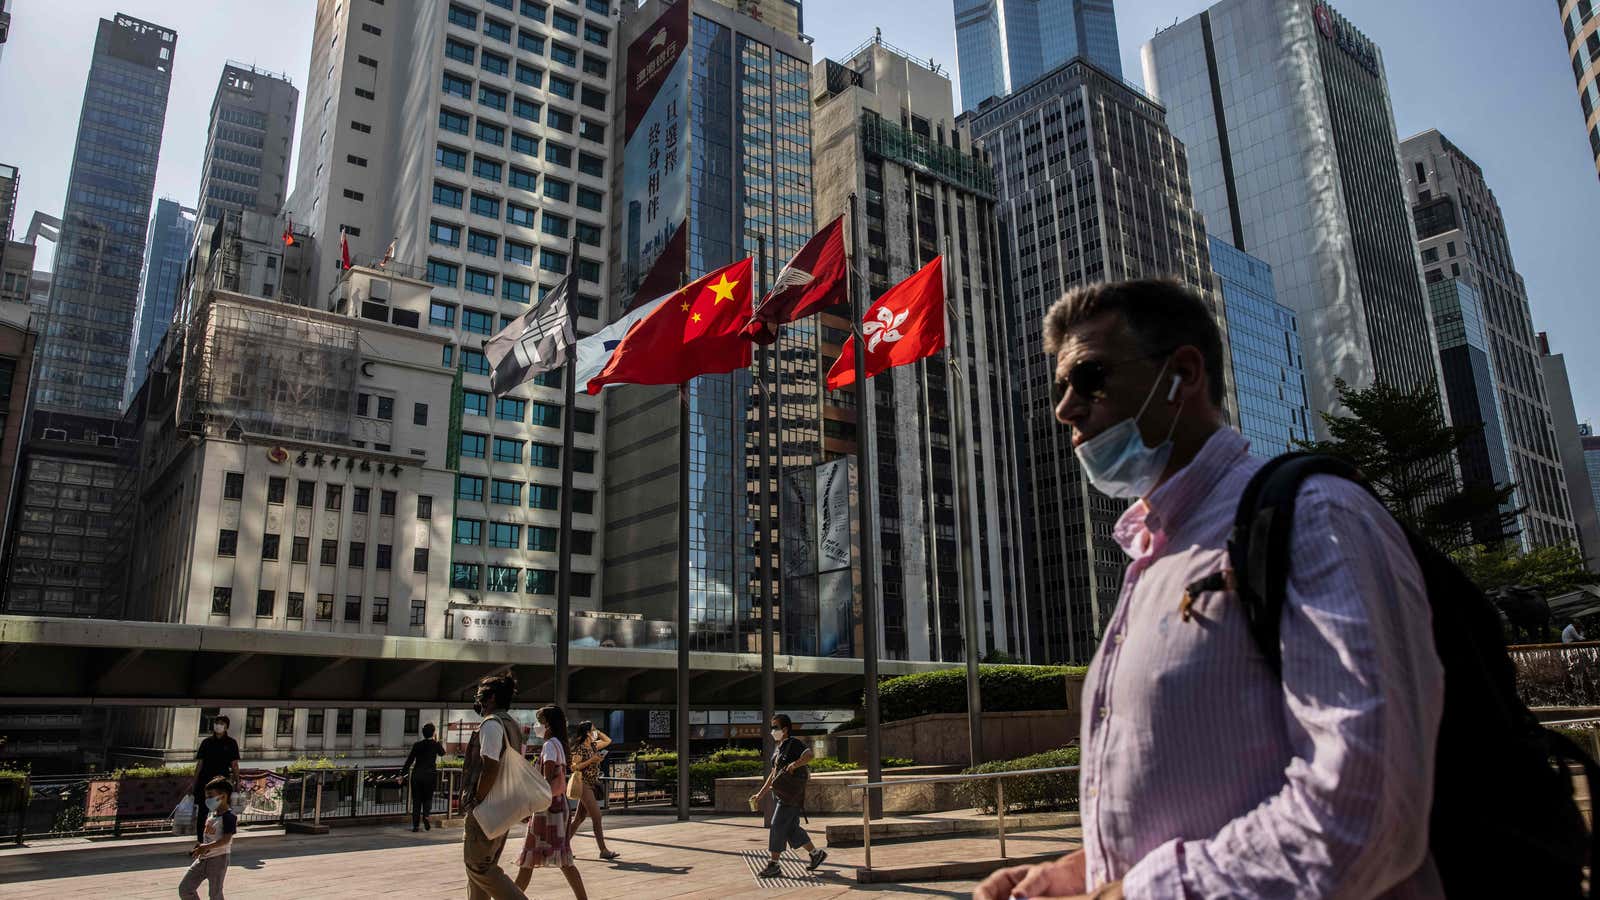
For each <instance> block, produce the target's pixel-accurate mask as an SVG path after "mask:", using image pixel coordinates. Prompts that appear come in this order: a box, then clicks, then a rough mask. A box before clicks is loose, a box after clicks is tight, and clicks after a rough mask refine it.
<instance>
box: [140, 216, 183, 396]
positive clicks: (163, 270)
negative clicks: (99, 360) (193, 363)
mask: <svg viewBox="0 0 1600 900" xmlns="http://www.w3.org/2000/svg"><path fill="white" fill-rule="evenodd" d="M194 230H195V211H194V210H192V209H189V208H188V207H185V206H180V205H179V204H178V202H177V201H176V200H168V199H167V198H165V197H163V198H161V199H160V200H157V201H156V213H155V215H153V216H151V217H150V231H149V232H148V234H147V235H146V237H145V248H144V280H143V281H142V282H141V283H140V286H139V300H138V303H137V304H136V305H135V307H134V319H133V338H132V349H131V350H130V351H129V353H128V373H127V376H126V377H125V378H124V380H123V384H124V389H123V394H124V396H123V403H124V405H126V404H127V403H128V402H129V401H131V400H132V399H133V395H134V393H136V392H137V391H138V390H139V385H140V384H142V383H143V382H144V370H145V367H146V366H148V365H149V363H150V354H152V353H154V352H155V349H156V345H157V344H159V343H161V337H162V335H165V334H166V333H167V326H168V325H170V324H172V314H173V310H174V308H175V306H176V303H177V299H178V288H179V286H180V285H181V284H182V283H183V269H184V265H185V264H186V263H187V262H188V260H189V250H190V247H191V245H192V244H193V243H194Z"/></svg>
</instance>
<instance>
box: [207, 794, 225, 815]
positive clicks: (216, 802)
mask: <svg viewBox="0 0 1600 900" xmlns="http://www.w3.org/2000/svg"><path fill="white" fill-rule="evenodd" d="M221 805H222V799H221V798H220V797H207V798H206V809H208V810H210V811H211V812H216V811H217V807H219V806H221Z"/></svg>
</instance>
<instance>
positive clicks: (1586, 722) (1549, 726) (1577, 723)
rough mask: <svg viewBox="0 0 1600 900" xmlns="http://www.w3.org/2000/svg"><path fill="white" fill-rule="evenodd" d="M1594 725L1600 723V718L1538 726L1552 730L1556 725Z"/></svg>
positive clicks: (1592, 717) (1563, 720)
mask: <svg viewBox="0 0 1600 900" xmlns="http://www.w3.org/2000/svg"><path fill="white" fill-rule="evenodd" d="M1596 723H1600V716H1589V717H1587V718H1583V719H1559V720H1556V721H1554V722H1540V723H1539V724H1540V725H1543V726H1544V727H1546V728H1553V727H1555V726H1557V725H1594V724H1596Z"/></svg>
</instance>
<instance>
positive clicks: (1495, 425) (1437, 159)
mask: <svg viewBox="0 0 1600 900" xmlns="http://www.w3.org/2000/svg"><path fill="white" fill-rule="evenodd" d="M1400 154H1401V160H1402V171H1403V173H1404V177H1405V182H1406V194H1407V197H1408V198H1409V199H1410V201H1411V204H1412V215H1413V217H1414V219H1415V221H1416V230H1417V240H1418V245H1417V246H1418V249H1419V250H1420V251H1421V253H1422V269H1423V280H1424V281H1425V282H1426V283H1427V285H1428V289H1429V293H1430V295H1431V296H1432V297H1433V301H1434V313H1435V316H1436V317H1437V315H1438V314H1439V307H1438V303H1439V296H1440V293H1439V292H1437V291H1435V290H1434V289H1435V287H1436V286H1437V285H1438V284H1441V283H1445V282H1448V281H1450V280H1455V279H1459V280H1461V281H1462V282H1464V283H1465V284H1466V285H1467V286H1468V289H1469V290H1470V291H1471V292H1472V293H1473V294H1474V299H1475V300H1476V306H1477V307H1478V309H1479V312H1480V313H1481V315H1480V316H1479V319H1480V320H1481V329H1480V330H1481V331H1482V333H1483V334H1482V339H1483V341H1485V346H1484V348H1483V352H1484V353H1485V354H1486V359H1485V360H1484V363H1483V368H1485V369H1487V370H1488V371H1487V372H1486V373H1485V375H1484V376H1483V377H1475V378H1474V379H1473V380H1474V382H1475V383H1477V384H1478V385H1479V388H1478V389H1479V390H1482V389H1487V388H1488V387H1489V386H1490V385H1492V386H1493V390H1494V396H1493V398H1492V399H1493V403H1492V404H1491V405H1483V404H1468V405H1469V406H1473V405H1478V406H1483V409H1484V410H1485V415H1487V414H1488V413H1489V412H1490V411H1493V413H1494V418H1495V419H1496V420H1497V421H1491V420H1489V419H1482V421H1483V422H1484V424H1485V432H1484V433H1485V436H1486V437H1485V439H1486V440H1491V441H1492V440H1494V438H1491V437H1488V436H1489V435H1490V434H1491V433H1494V434H1495V435H1497V437H1498V439H1499V440H1500V441H1501V443H1503V445H1504V455H1505V456H1506V457H1507V460H1508V464H1509V470H1508V471H1507V472H1506V473H1505V474H1504V475H1503V476H1500V478H1501V481H1500V483H1513V484H1515V485H1516V486H1517V492H1516V494H1515V495H1514V496H1513V498H1512V503H1513V508H1521V509H1522V510H1523V513H1522V515H1521V516H1520V517H1519V521H1518V523H1517V531H1518V534H1517V538H1518V540H1519V541H1520V542H1521V543H1522V544H1523V546H1525V547H1533V546H1548V545H1551V544H1564V543H1571V542H1573V541H1575V540H1577V539H1578V532H1577V526H1576V525H1575V524H1574V513H1573V510H1572V506H1571V503H1570V501H1569V499H1568V492H1567V486H1566V477H1565V475H1564V474H1563V471H1562V469H1563V467H1562V462H1561V453H1560V451H1559V450H1558V448H1557V440H1556V435H1555V431H1554V428H1553V422H1552V418H1551V411H1550V403H1549V401H1548V399H1547V398H1546V394H1545V384H1544V376H1543V372H1542V371H1541V367H1540V364H1539V349H1538V346H1537V340H1536V337H1537V333H1536V332H1535V331H1534V326H1533V317H1532V315H1531V313H1530V311H1529V307H1528V292H1527V288H1526V287H1525V286H1524V285H1523V281H1522V276H1521V275H1520V274H1518V272H1517V268H1516V264H1515V262H1514V261H1513V260H1512V258H1511V241H1510V236H1509V235H1508V234H1507V232H1506V225H1505V218H1504V216H1503V215H1502V214H1501V212H1500V204H1499V202H1498V201H1496V199H1495V196H1494V191H1492V190H1490V189H1489V186H1488V184H1487V183H1486V182H1485V181H1484V177H1483V170H1482V169H1481V168H1480V167H1479V166H1478V164H1477V163H1475V162H1473V161H1472V158H1471V157H1469V156H1467V155H1466V154H1465V153H1464V152H1462V150H1461V148H1460V147H1457V146H1456V145H1455V144H1454V143H1452V142H1451V141H1450V139H1449V138H1447V137H1445V136H1444V135H1442V134H1440V133H1439V132H1438V131H1437V130H1430V131H1425V132H1423V133H1421V134H1418V135H1416V136H1414V137H1410V138H1407V139H1406V140H1405V141H1404V142H1402V143H1401V145H1400ZM1453 291H1454V289H1444V292H1445V293H1447V294H1448V293H1452V292H1453ZM1435 326H1436V328H1437V327H1438V322H1437V318H1436V320H1435ZM1470 332H1471V329H1469V340H1470V339H1471V338H1470ZM1439 335H1440V345H1439V353H1440V362H1441V364H1442V366H1443V369H1444V377H1445V381H1444V383H1445V390H1446V393H1447V394H1450V393H1452V392H1453V391H1454V390H1455V389H1456V386H1457V385H1460V384H1462V381H1461V379H1463V378H1465V377H1466V375H1465V372H1464V370H1463V369H1461V368H1459V366H1456V367H1455V368H1454V369H1452V366H1454V365H1455V364H1453V363H1451V362H1450V361H1449V359H1447V357H1448V356H1449V355H1450V354H1449V353H1448V351H1447V350H1446V348H1445V346H1444V344H1443V332H1442V331H1440V333H1439ZM1450 405H1451V413H1452V416H1454V414H1455V412H1456V409H1455V407H1456V403H1455V399H1454V397H1451V400H1450ZM1478 420H1479V419H1478V418H1476V417H1469V418H1468V420H1467V422H1474V421H1478ZM1456 424H1458V425H1459V424H1467V423H1466V422H1462V421H1459V420H1458V421H1457V422H1456ZM1476 452H1477V451H1473V453H1476ZM1462 466H1463V476H1466V474H1467V473H1466V469H1467V468H1469V466H1468V462H1467V460H1466V459H1463V460H1462ZM1470 468H1472V469H1473V470H1474V471H1479V472H1481V471H1483V470H1482V469H1481V467H1480V466H1478V465H1477V463H1475V462H1474V463H1473V464H1472V465H1471V466H1470Z"/></svg>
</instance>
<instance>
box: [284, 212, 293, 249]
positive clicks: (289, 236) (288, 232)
mask: <svg viewBox="0 0 1600 900" xmlns="http://www.w3.org/2000/svg"><path fill="white" fill-rule="evenodd" d="M283 245H284V246H285V247H293V246H294V220H293V219H290V220H289V221H288V222H287V223H286V224H285V225H284V226H283Z"/></svg>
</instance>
